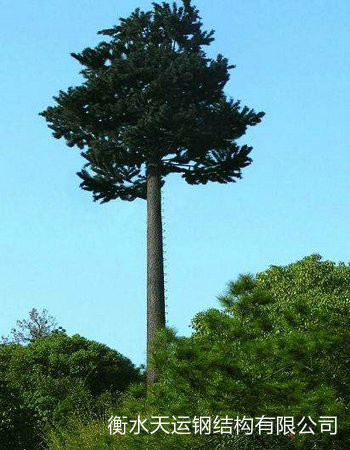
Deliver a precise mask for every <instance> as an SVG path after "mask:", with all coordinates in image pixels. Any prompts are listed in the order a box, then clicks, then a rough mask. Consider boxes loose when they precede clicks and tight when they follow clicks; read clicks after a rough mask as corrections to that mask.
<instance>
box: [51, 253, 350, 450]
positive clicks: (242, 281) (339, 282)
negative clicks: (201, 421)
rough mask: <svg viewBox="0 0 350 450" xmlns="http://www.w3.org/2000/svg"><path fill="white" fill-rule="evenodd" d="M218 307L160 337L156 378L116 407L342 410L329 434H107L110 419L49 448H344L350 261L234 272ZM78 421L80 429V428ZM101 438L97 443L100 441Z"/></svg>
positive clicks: (125, 410) (120, 411) (269, 412)
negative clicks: (183, 329)
mask: <svg viewBox="0 0 350 450" xmlns="http://www.w3.org/2000/svg"><path fill="white" fill-rule="evenodd" d="M222 299H224V301H223V304H224V305H225V307H224V309H221V310H219V309H209V310H208V311H205V312H202V313H200V314H197V315H196V316H195V318H194V319H193V329H194V332H193V334H192V335H191V337H189V338H184V337H176V335H175V333H174V332H172V331H171V330H168V331H166V332H164V333H162V334H160V335H159V336H158V339H159V341H160V342H159V345H158V346H157V348H158V352H157V353H156V355H155V360H154V364H155V365H156V366H157V368H158V371H159V376H160V378H159V381H158V382H157V383H156V384H155V385H154V386H153V388H152V391H151V392H150V393H149V395H148V397H147V398H146V397H145V395H144V391H143V388H142V386H140V387H139V388H136V387H133V389H132V390H131V391H130V392H129V393H128V394H126V395H124V400H123V404H122V405H121V404H119V405H118V406H117V407H116V408H115V410H114V414H115V415H120V416H122V415H125V416H128V417H129V418H135V416H136V415H137V413H140V414H141V415H142V417H150V416H152V415H165V416H172V415H175V416H178V415H188V416H191V417H194V416H205V415H211V416H216V415H218V416H225V415H228V416H230V417H236V416H237V415H238V416H240V417H242V416H243V415H246V416H247V417H258V416H261V415H266V416H295V417H296V419H298V418H301V417H303V416H311V417H314V418H316V419H318V418H319V417H320V416H327V415H330V416H338V434H337V435H336V436H329V435H328V434H320V433H319V432H317V433H316V434H315V435H314V436H312V435H298V434H297V435H296V436H295V438H294V439H291V437H290V436H276V435H274V436H267V435H263V436H258V435H255V437H252V436H246V437H245V436H242V435H240V436H236V435H234V436H225V435H214V434H213V435H210V436H199V435H193V434H192V435H185V436H179V435H174V434H170V435H166V436H165V435H164V434H163V433H160V434H157V433H156V434H154V435H140V436H134V435H131V436H126V437H121V436H108V429H107V423H105V424H104V426H105V428H103V426H102V423H101V422H99V421H96V420H93V421H91V422H90V423H88V424H85V426H83V427H80V428H79V427H77V426H74V425H72V429H73V430H75V431H76V434H75V437H73V433H72V431H71V428H68V429H65V430H62V429H61V430H60V431H59V433H60V434H59V435H60V440H57V436H58V434H57V433H58V432H57V431H56V432H53V433H52V435H51V439H52V446H51V450H63V449H64V450H76V449H78V448H81V447H80V446H79V443H80V440H81V439H82V435H84V438H83V439H84V444H85V446H84V448H88V449H94V450H95V449H96V450H97V449H99V448H102V449H110V450H117V449H118V450H120V449H124V450H136V449H140V450H141V449H142V450H145V449H147V450H151V449H154V450H159V449H160V448H161V449H162V450H179V449H189V450H197V449H198V450H199V449H205V450H212V449H221V448H222V449H225V450H244V449H246V450H266V449H268V450H288V449H302V450H309V449H312V448H314V449H317V450H345V449H347V448H349V441H350V439H349V438H350V436H349V434H350V433H349V425H350V423H349V422H350V421H349V413H350V408H349V398H350V386H349V379H350V364H349V362H350V357H349V355H350V327H349V325H350V323H349V322H350V320H349V318H350V314H349V313H350V267H349V266H348V265H345V264H335V263H333V262H330V261H322V260H321V258H320V257H319V256H318V255H313V256H310V257H307V258H304V259H303V260H301V261H298V262H297V263H295V264H291V265H289V266H285V267H277V266H273V267H270V268H269V269H268V270H266V271H265V272H262V273H259V274H258V275H256V276H240V277H239V278H238V280H237V281H236V282H232V283H230V284H229V286H228V290H227V292H226V293H225V294H224V295H223V296H222ZM78 428H79V431H77V430H78ZM99 444H101V447H99Z"/></svg>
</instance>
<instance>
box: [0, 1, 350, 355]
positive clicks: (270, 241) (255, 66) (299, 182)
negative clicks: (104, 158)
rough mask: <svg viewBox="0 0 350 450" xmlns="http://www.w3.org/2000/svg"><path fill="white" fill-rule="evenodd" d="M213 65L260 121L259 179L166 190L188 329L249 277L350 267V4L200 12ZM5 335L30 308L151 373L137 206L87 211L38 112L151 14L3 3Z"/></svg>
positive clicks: (171, 273) (173, 280) (115, 7)
mask: <svg viewBox="0 0 350 450" xmlns="http://www.w3.org/2000/svg"><path fill="white" fill-rule="evenodd" d="M195 4H196V5H197V6H198V8H199V9H200V12H201V16H202V18H203V22H204V25H205V27H206V28H208V29H211V28H214V29H215V30H216V34H215V36H216V40H215V42H214V43H213V45H212V46H211V48H210V50H209V52H208V53H209V55H212V56H214V55H215V54H216V53H218V52H221V53H223V54H224V56H226V57H228V58H229V60H230V62H231V63H233V64H236V66H237V68H236V69H235V70H234V71H232V76H231V80H230V82H229V83H228V85H227V90H226V92H227V94H229V95H230V96H232V97H233V98H236V99H241V100H242V102H243V104H246V105H248V106H250V107H254V108H255V109H256V110H263V111H265V112H266V116H265V118H264V120H263V123H262V124H260V125H259V126H257V127H255V128H252V129H251V130H249V132H248V134H247V135H246V136H245V137H244V138H243V139H242V142H243V141H244V142H246V143H248V144H251V145H253V146H254V151H253V153H252V156H253V159H254V163H253V164H252V165H251V166H250V167H249V168H247V169H246V170H245V172H244V176H243V180H241V181H239V182H238V183H236V184H230V185H225V186H222V185H215V184H209V185H207V186H202V187H195V186H189V185H186V184H185V183H184V182H183V180H182V179H181V178H177V177H176V176H171V177H169V178H168V181H167V183H166V185H165V187H164V193H163V194H164V222H165V246H166V251H167V253H166V280H167V287H168V293H167V304H168V314H167V318H168V324H169V325H171V326H175V328H176V329H177V330H178V331H179V333H181V334H183V333H185V334H188V333H189V332H190V329H189V325H190V321H191V317H192V316H193V315H194V314H195V313H196V312H199V311H201V310H203V309H205V308H208V307H212V306H216V305H217V301H216V296H217V295H218V294H220V293H221V292H222V291H223V289H224V288H225V285H226V283H227V282H228V281H229V280H231V279H234V278H235V277H236V276H237V275H238V274H239V273H242V272H257V271H261V270H264V269H265V268H267V267H268V266H269V265H271V264H288V263H290V262H293V261H295V260H297V259H300V258H302V257H304V256H306V255H309V254H311V253H320V254H322V255H323V257H324V258H326V259H332V260H335V261H346V262H348V261H349V260H350V194H349V193H350V176H349V175H350V153H349V144H350V127H349V119H350V114H349V112H350V111H349V110H350V83H349V80H350V58H349V53H350V19H349V18H350V2H348V1H347V0H334V1H332V2H329V1H327V0H308V1H307V2H306V1H305V0H278V1H277V0H244V1H243V0H235V1H233V0H216V1H215V2H213V1H212V0H197V2H196V3H195ZM0 5H1V17H0V45H1V49H2V52H1V59H0V92H1V109H0V130H1V140H0V163H1V179H0V185H1V193H2V195H1V202H0V220H1V222H0V223H1V233H0V292H1V302H2V304H1V316H0V334H7V333H8V332H9V331H10V328H11V327H12V326H13V325H14V324H15V321H16V320H17V319H19V318H23V317H25V316H26V315H27V312H28V311H29V309H30V308H32V307H34V306H35V307H37V308H43V307H46V308H47V309H48V310H49V311H50V312H51V314H53V315H54V316H56V318H57V319H58V321H59V323H60V325H62V326H63V327H64V328H66V329H67V331H68V333H69V334H74V333H79V334H81V335H83V336H86V337H88V338H91V339H95V340H97V341H100V342H103V343H106V344H108V345H109V346H111V347H113V348H116V349H118V350H119V351H121V352H122V353H124V354H125V355H127V356H129V357H130V358H132V360H133V361H134V362H136V363H142V362H144V360H145V335H146V327H145V317H146V315H145V314H146V305H145V287H146V283H145V282H146V278H145V276H146V272H145V262H146V209H145V206H146V205H145V202H144V201H141V200H138V201H135V202H133V203H128V202H122V201H113V202H110V203H109V204H107V205H99V204H96V203H93V202H92V200H91V197H90V194H89V193H87V192H84V191H81V190H80V189H79V188H78V185H79V179H78V177H77V176H76V175H75V173H76V172H77V171H78V170H79V169H80V167H81V165H82V159H81V157H80V156H79V151H78V150H76V149H70V148H68V147H66V146H65V144H64V142H63V141H57V140H55V139H53V138H52V137H51V135H50V131H49V130H48V128H47V126H46V124H45V121H44V120H43V119H42V118H41V117H39V116H38V112H39V111H41V110H43V109H45V108H46V106H47V105H49V104H52V99H51V98H52V96H53V95H55V94H56V93H57V92H58V90H59V89H66V88H67V87H68V86H70V85H74V84H79V83H80V81H81V78H80V76H79V74H78V72H79V70H80V67H79V64H78V63H77V62H76V61H75V60H74V59H73V58H71V57H70V56H69V54H70V52H72V51H75V52H78V51H80V50H82V49H83V48H85V47H87V46H93V45H95V44H97V43H98V42H99V41H100V39H101V37H100V36H97V35H96V32H97V31H98V30H100V29H102V28H108V27H110V26H112V25H114V24H115V23H116V21H117V18H119V17H123V16H126V15H128V14H129V13H130V12H131V11H132V10H133V9H134V8H135V7H137V6H140V7H141V8H143V9H146V8H148V7H149V5H150V2H148V1H145V0H124V1H120V0H119V1H118V0H74V1H71V0H69V1H68V0H60V1H58V0H50V1H46V0H32V1H30V2H28V1H27V0H18V1H16V2H13V1H12V0H1V2H0Z"/></svg>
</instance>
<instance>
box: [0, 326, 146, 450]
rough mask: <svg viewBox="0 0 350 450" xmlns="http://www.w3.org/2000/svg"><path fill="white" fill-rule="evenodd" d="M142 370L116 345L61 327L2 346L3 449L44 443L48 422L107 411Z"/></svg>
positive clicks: (20, 449)
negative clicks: (26, 340)
mask: <svg viewBox="0 0 350 450" xmlns="http://www.w3.org/2000/svg"><path fill="white" fill-rule="evenodd" d="M142 378H143V377H142V375H141V373H140V371H139V369H137V368H135V366H134V365H133V364H132V363H131V361H130V360H129V359H128V358H126V357H124V356H123V355H121V354H120V353H119V352H117V351H116V350H112V349H110V348H108V347H107V346H106V345H103V344H100V343H98V342H94V341H91V340H88V339H85V338H83V337H81V336H79V335H74V336H71V337H70V336H67V335H66V334H65V333H64V332H62V331H57V332H55V333H52V334H50V335H48V336H46V337H42V338H41V339H35V340H33V341H31V342H30V343H29V344H28V345H26V346H22V345H17V344H10V345H0V388H1V390H0V442H1V449H2V450H25V449H39V448H44V447H45V445H44V444H45V442H44V430H45V427H48V426H52V425H53V424H64V423H66V421H67V420H68V417H69V416H70V415H72V416H74V417H79V418H80V419H81V420H83V418H84V414H86V412H87V411H89V412H90V413H93V414H97V413H99V414H100V413H101V414H102V413H104V412H105V409H106V408H107V407H108V402H110V401H111V400H112V399H114V400H115V399H116V398H117V396H118V395H120V393H121V392H123V391H124V390H125V389H126V388H127V387H128V386H129V384H130V383H133V382H139V381H141V380H142Z"/></svg>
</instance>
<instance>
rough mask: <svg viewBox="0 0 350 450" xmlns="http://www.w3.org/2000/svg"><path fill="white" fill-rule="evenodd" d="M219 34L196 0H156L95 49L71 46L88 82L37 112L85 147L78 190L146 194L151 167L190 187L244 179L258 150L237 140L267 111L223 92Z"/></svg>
mask: <svg viewBox="0 0 350 450" xmlns="http://www.w3.org/2000/svg"><path fill="white" fill-rule="evenodd" d="M213 33H214V32H213V31H203V30H202V22H201V19H200V17H199V12H198V10H197V9H196V8H195V7H194V6H193V5H192V4H191V1H190V0H183V1H182V5H181V6H178V5H177V4H176V3H173V4H169V3H165V2H163V3H161V4H160V3H153V9H152V10H151V11H147V12H143V11H141V10H140V9H139V8H138V9H136V10H135V11H134V12H133V13H132V14H131V15H130V16H129V17H128V18H125V19H123V18H122V19H120V21H119V24H118V25H117V26H115V27H113V28H110V29H106V30H102V31H100V32H99V34H101V35H103V36H105V37H106V38H107V40H106V41H103V42H101V43H100V44H98V45H97V46H96V47H95V48H86V49H85V50H83V51H82V52H81V53H72V56H73V57H74V58H75V59H76V60H77V61H79V63H80V64H81V65H82V66H83V69H82V71H81V74H82V76H83V79H84V81H83V83H82V84H81V85H80V86H75V87H70V88H68V89H67V91H60V92H59V94H58V95H57V96H56V97H54V100H55V102H56V104H55V106H49V107H48V108H47V109H46V110H45V111H43V112H42V113H40V114H41V115H42V116H44V117H45V119H46V120H47V122H48V124H49V127H50V128H51V129H52V130H53V135H54V137H55V138H58V139H59V138H62V137H63V138H64V139H65V140H66V143H67V145H68V146H70V147H73V146H77V147H78V148H79V149H81V150H82V153H81V154H82V156H83V157H84V158H85V159H86V161H87V162H86V164H85V165H84V167H83V168H82V170H81V171H80V172H79V173H78V175H79V177H80V178H81V179H82V183H81V187H82V188H83V189H85V190H88V191H91V192H92V193H93V196H94V199H95V200H100V201H102V202H108V201H109V200H111V199H115V198H121V199H123V200H134V199H135V198H137V197H139V198H146V177H147V167H150V166H151V165H155V166H156V167H157V168H158V170H159V173H160V175H161V176H162V178H164V177H165V176H166V175H168V174H169V173H179V174H180V175H181V176H182V177H183V178H184V179H185V181H186V182H187V183H189V184H205V183H207V182H208V181H217V182H220V183H228V182H233V181H235V180H236V179H238V178H241V172H242V169H243V168H244V167H246V166H248V165H249V164H250V163H251V161H252V160H251V158H250V157H249V154H250V152H251V150H252V148H251V147H249V146H248V145H239V144H238V143H237V142H236V141H237V139H239V138H240V137H241V136H243V135H244V134H245V132H246V130H247V127H248V126H254V125H256V124H257V123H259V122H260V121H261V118H262V117H263V115H264V113H262V112H259V113H256V112H255V111H254V110H253V109H250V108H248V107H245V106H244V107H242V106H241V103H240V101H238V100H233V99H231V98H228V97H227V96H226V95H225V93H224V87H225V85H226V83H227V81H228V80H229V70H230V69H232V68H233V67H234V66H232V65H229V63H228V60H227V59H226V58H224V57H223V56H222V55H220V54H219V55H218V56H217V57H216V58H215V59H211V58H208V57H207V56H206V53H205V51H204V47H205V46H208V45H210V43H211V42H212V41H213V39H214V38H213Z"/></svg>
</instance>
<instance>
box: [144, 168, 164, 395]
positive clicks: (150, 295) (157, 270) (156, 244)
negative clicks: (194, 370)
mask: <svg viewBox="0 0 350 450" xmlns="http://www.w3.org/2000/svg"><path fill="white" fill-rule="evenodd" d="M163 327H165V300H164V268H163V233H162V208H161V177H160V173H159V168H158V167H157V165H156V164H154V165H153V164H152V165H151V164H150V165H149V166H148V168H147V385H148V386H150V385H151V384H152V383H154V382H155V380H156V378H157V373H156V371H155V369H154V368H152V367H151V359H152V351H153V343H154V336H155V334H156V332H157V331H158V330H159V329H161V328H163Z"/></svg>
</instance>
